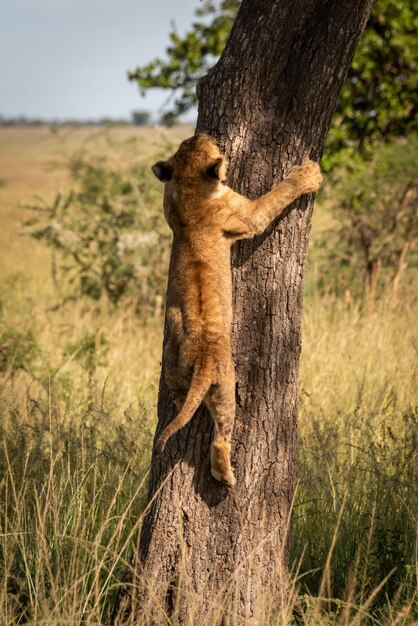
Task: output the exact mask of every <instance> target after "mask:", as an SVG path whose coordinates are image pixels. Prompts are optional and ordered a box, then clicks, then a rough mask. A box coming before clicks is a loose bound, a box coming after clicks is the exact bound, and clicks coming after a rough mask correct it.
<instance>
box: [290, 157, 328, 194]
mask: <svg viewBox="0 0 418 626" xmlns="http://www.w3.org/2000/svg"><path fill="white" fill-rule="evenodd" d="M288 178H293V179H294V180H296V182H297V184H298V186H299V187H300V188H301V189H302V190H303V193H312V192H314V191H317V190H318V189H319V188H320V186H321V183H322V174H321V168H320V167H319V164H318V163H314V161H306V163H303V164H302V165H294V166H293V167H292V169H291V170H290V174H289V176H288Z"/></svg>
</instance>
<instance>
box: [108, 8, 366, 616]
mask: <svg viewBox="0 0 418 626" xmlns="http://www.w3.org/2000/svg"><path fill="white" fill-rule="evenodd" d="M372 4H373V1H372V0H351V1H350V2H335V0H294V1H293V2H287V1H286V0H243V2H242V5H241V8H240V10H239V13H238V16H237V18H236V22H235V24H234V27H233V30H232V33H231V36H230V38H229V41H228V43H227V46H226V49H225V51H224V53H223V55H222V57H221V59H220V60H219V62H218V63H217V65H216V66H215V67H214V68H213V69H212V70H211V71H210V72H209V74H208V75H207V76H206V77H205V78H204V79H203V80H201V82H200V84H199V88H198V95H199V118H198V124H197V130H203V131H206V132H208V133H209V134H211V135H213V136H214V137H215V138H216V139H217V140H218V141H219V143H220V145H221V146H222V148H223V149H224V151H225V153H226V154H227V155H228V156H229V157H230V161H231V166H230V171H229V180H228V183H229V184H230V186H232V187H233V188H235V189H236V190H237V191H239V192H241V193H244V194H246V195H248V196H249V197H257V196H259V195H260V194H263V193H264V192H266V191H267V190H269V189H271V188H272V187H273V185H275V184H276V183H277V182H279V181H280V180H281V179H282V178H283V176H284V175H286V174H287V173H288V171H289V169H290V167H291V166H292V165H293V164H296V163H300V162H302V161H303V160H304V159H306V158H308V157H309V158H311V159H314V160H319V158H320V156H321V154H322V151H323V147H324V142H325V137H326V133H327V130H328V127H329V124H330V120H331V116H332V113H333V111H334V109H335V105H336V101H337V97H338V93H339V91H340V88H341V85H342V83H343V81H344V78H345V76H346V73H347V71H348V68H349V65H350V61H351V59H352V56H353V54H354V50H355V47H356V44H357V42H358V39H359V37H360V34H361V32H362V30H363V28H364V25H365V22H366V20H367V18H368V16H369V13H370V10H371V6H372ZM312 208H313V198H312V197H304V198H302V199H301V200H300V201H299V202H297V203H295V204H294V205H292V207H291V209H290V210H289V211H288V212H287V214H286V215H285V217H284V218H282V219H280V221H279V222H278V223H276V224H274V226H272V227H271V228H269V229H268V231H267V232H266V233H265V234H264V235H262V236H260V237H257V238H256V239H254V240H252V241H249V242H245V243H239V244H238V245H237V246H236V247H235V249H234V250H233V255H232V256H233V259H232V265H233V293H234V295H233V307H234V314H233V320H234V321H233V329H232V336H233V347H234V360H235V364H236V374H237V385H236V408H237V414H236V426H235V432H234V436H233V455H232V460H233V466H234V468H235V475H236V478H237V487H236V489H235V491H228V490H227V489H226V488H224V487H222V486H220V485H219V483H216V482H215V481H214V480H213V479H211V477H210V471H209V446H210V441H211V437H212V424H211V420H210V418H209V416H208V415H207V414H205V412H204V411H203V410H202V409H200V410H199V411H198V413H197V414H196V416H195V418H194V419H193V420H192V422H191V424H190V425H189V426H188V427H186V428H185V429H184V430H183V431H182V432H180V433H179V434H177V435H176V436H175V438H174V440H173V441H172V442H171V443H170V445H168V446H167V449H166V452H165V453H164V455H163V457H162V458H153V460H152V468H151V477H150V488H149V498H150V501H151V502H152V503H151V505H150V508H149V510H148V513H147V515H146V516H145V519H144V522H143V525H142V532H141V537H140V544H139V550H138V552H137V554H136V555H135V556H134V559H133V562H132V565H133V568H132V571H131V574H130V575H129V576H128V582H130V583H131V584H132V585H133V587H132V589H131V590H130V588H129V587H127V588H126V589H125V591H123V592H122V593H121V594H120V596H119V603H118V609H119V619H120V620H121V621H123V619H125V620H128V616H130V618H131V619H132V618H133V616H135V617H134V618H133V622H134V623H138V624H147V623H150V624H159V623H167V622H164V620H163V618H162V614H163V611H165V612H166V614H167V615H168V616H170V617H171V619H172V620H173V622H174V623H179V624H199V625H201V626H203V625H204V624H237V625H242V624H254V625H257V626H259V625H260V624H264V623H267V622H268V616H269V615H272V612H273V611H276V610H278V609H279V610H280V607H281V610H282V611H284V608H283V607H284V606H285V601H284V600H283V598H284V597H285V592H286V568H287V545H288V537H289V532H288V530H289V518H290V516H291V505H292V499H293V495H294V488H295V450H296V435H297V393H298V369H299V355H300V350H301V339H300V327H301V314H302V293H303V275H304V270H305V265H306V257H307V246H308V237H309V229H310V219H311V212H312ZM158 413H159V422H158V426H157V432H160V431H161V429H162V428H163V427H164V426H165V425H166V424H167V423H168V422H169V421H170V420H171V419H172V418H173V416H174V414H175V411H174V408H173V406H172V401H171V398H170V395H169V392H168V390H167V387H166V385H165V382H164V376H162V378H161V385H160V394H159V406H158ZM132 572H134V574H133V573H132ZM149 581H153V582H152V584H151V585H150V584H149ZM136 585H138V587H137V586H136ZM140 589H141V590H142V591H140ZM123 616H124V617H123ZM283 619H284V621H285V618H283Z"/></svg>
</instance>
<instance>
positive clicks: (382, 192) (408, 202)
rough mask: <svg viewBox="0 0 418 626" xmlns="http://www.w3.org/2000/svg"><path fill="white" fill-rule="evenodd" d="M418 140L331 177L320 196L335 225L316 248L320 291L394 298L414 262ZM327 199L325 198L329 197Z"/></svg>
mask: <svg viewBox="0 0 418 626" xmlns="http://www.w3.org/2000/svg"><path fill="white" fill-rule="evenodd" d="M417 154H418V135H415V134H414V135H411V136H410V137H408V138H407V139H401V140H398V141H394V142H392V143H391V144H389V145H387V146H383V147H381V148H380V149H379V151H378V152H376V153H375V155H374V156H373V159H372V160H371V161H364V162H363V164H362V165H361V166H359V167H357V169H355V170H354V171H352V172H349V171H347V170H344V172H340V173H339V174H340V179H339V177H338V172H336V173H335V175H334V177H333V179H332V178H331V180H330V181H329V182H328V184H327V187H326V188H325V191H324V195H323V197H324V198H325V200H328V202H329V205H330V208H331V210H332V214H333V216H334V217H335V218H336V220H337V221H338V226H337V227H335V228H333V229H331V230H330V231H328V232H325V233H324V234H323V236H322V237H321V238H319V239H318V240H317V241H316V242H315V245H316V247H317V250H318V253H319V255H323V262H322V266H323V270H322V275H321V278H320V280H321V284H320V287H321V288H322V290H324V291H329V290H331V291H334V292H336V293H340V294H341V293H342V292H344V291H345V290H347V289H350V291H352V292H354V293H355V294H356V295H361V293H362V292H364V291H366V292H368V295H369V296H370V297H371V298H372V299H373V300H374V299H375V297H376V296H377V295H378V293H379V292H380V293H382V291H383V290H384V288H385V287H386V288H387V287H391V289H392V291H393V292H394V295H395V296H397V291H398V288H399V282H400V280H401V278H402V277H403V275H404V273H405V270H406V269H407V268H408V266H410V265H411V264H412V265H413V264H415V263H416V261H417V259H416V257H415V256H414V249H415V246H416V243H417V239H418V213H417V205H418V165H417V160H416V155H417ZM327 196H328V197H327Z"/></svg>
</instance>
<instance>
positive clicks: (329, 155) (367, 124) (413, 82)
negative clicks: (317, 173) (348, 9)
mask: <svg viewBox="0 0 418 626" xmlns="http://www.w3.org/2000/svg"><path fill="white" fill-rule="evenodd" d="M417 9H418V6H417V3H416V0H406V1H402V0H378V2H376V4H375V6H374V8H373V10H372V13H371V16H370V19H369V22H368V24H367V26H366V29H365V31H364V33H363V35H362V37H361V39H360V43H359V46H358V48H357V51H356V54H355V56H354V59H353V62H352V64H351V68H350V70H349V73H348V77H347V80H346V82H345V83H344V86H343V88H342V90H341V93H340V99H339V103H338V107H337V111H336V113H335V115H334V119H333V124H332V126H331V129H330V133H329V135H328V141H327V150H326V154H325V159H324V165H325V167H328V168H330V167H331V166H334V165H336V164H338V162H339V161H340V160H341V158H343V159H345V160H349V159H350V160H351V159H353V158H355V157H356V154H357V153H358V152H360V153H361V154H363V155H365V156H368V155H369V154H370V152H371V150H372V149H373V145H374V144H375V143H376V141H378V140H379V139H381V138H382V137H384V138H390V137H396V136H399V135H404V134H405V133H407V132H410V131H412V130H415V129H417V128H418V117H417V113H418V46H417V44H416V36H417V29H418V10H417Z"/></svg>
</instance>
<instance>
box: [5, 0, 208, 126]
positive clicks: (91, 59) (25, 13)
mask: <svg viewBox="0 0 418 626" xmlns="http://www.w3.org/2000/svg"><path fill="white" fill-rule="evenodd" d="M198 6H199V0H0V115H2V116H3V117H17V116H20V115H24V116H26V117H31V118H35V117H36V118H42V119H49V120H50V119H56V120H60V119H61V120H62V119H66V118H67V119H68V118H78V119H86V118H103V117H110V118H129V117H130V114H131V112H132V111H134V110H149V111H151V112H152V113H153V114H154V117H155V116H157V115H158V111H159V109H160V107H161V106H162V105H163V104H164V102H165V101H166V100H167V97H168V94H167V93H166V92H163V91H161V90H151V91H150V92H149V93H148V95H147V96H146V97H145V98H141V96H140V95H139V90H138V87H137V86H136V84H135V83H131V82H129V81H128V80H127V77H126V76H127V71H128V70H133V69H135V68H136V67H137V66H138V65H144V64H145V63H147V62H149V61H152V60H153V59H154V58H155V57H157V56H164V51H165V48H166V46H167V44H168V33H169V30H170V24H171V22H172V20H174V22H175V24H176V28H177V30H178V32H179V33H180V34H182V33H184V32H185V31H186V30H187V29H188V28H189V27H190V26H191V24H192V22H193V19H194V11H195V9H196V8H197V7H198Z"/></svg>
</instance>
